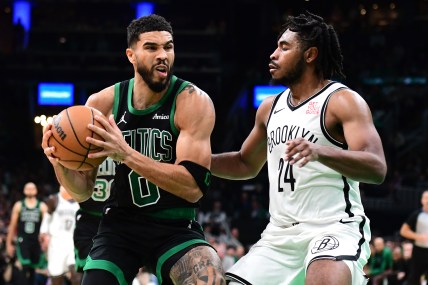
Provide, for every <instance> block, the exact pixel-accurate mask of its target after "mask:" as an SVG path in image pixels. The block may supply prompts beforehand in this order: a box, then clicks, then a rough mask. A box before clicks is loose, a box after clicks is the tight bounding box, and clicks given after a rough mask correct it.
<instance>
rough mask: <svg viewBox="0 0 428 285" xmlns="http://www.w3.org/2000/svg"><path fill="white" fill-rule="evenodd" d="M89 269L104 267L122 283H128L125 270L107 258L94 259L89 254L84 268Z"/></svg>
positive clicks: (121, 284)
mask: <svg viewBox="0 0 428 285" xmlns="http://www.w3.org/2000/svg"><path fill="white" fill-rule="evenodd" d="M89 269H104V270H107V271H108V272H110V273H111V274H113V275H114V276H115V277H116V279H117V281H118V282H119V284H120V285H128V283H127V282H126V279H125V275H124V274H123V271H122V270H121V269H120V268H119V267H118V266H117V265H116V264H114V263H113V262H110V261H107V260H93V259H92V258H90V257H89V256H88V258H87V259H86V265H85V267H84V268H83V270H85V271H86V270H89Z"/></svg>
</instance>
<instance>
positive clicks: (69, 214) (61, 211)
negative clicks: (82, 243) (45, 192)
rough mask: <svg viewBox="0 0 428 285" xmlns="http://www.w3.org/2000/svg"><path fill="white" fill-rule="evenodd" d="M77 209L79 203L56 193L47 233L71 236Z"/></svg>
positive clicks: (56, 235) (55, 235) (54, 235)
mask: <svg viewBox="0 0 428 285" xmlns="http://www.w3.org/2000/svg"><path fill="white" fill-rule="evenodd" d="M78 209H79V204H78V203H77V202H74V201H67V200H66V199H64V198H63V197H62V196H61V195H60V194H59V193H58V204H57V206H56V209H55V211H54V212H53V213H52V217H51V222H50V223H49V231H48V232H49V234H50V235H51V236H52V237H67V236H71V237H72V236H73V231H74V226H75V215H76V212H77V210H78Z"/></svg>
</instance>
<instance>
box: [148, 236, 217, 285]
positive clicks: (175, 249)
mask: <svg viewBox="0 0 428 285" xmlns="http://www.w3.org/2000/svg"><path fill="white" fill-rule="evenodd" d="M194 244H209V243H208V242H207V241H206V240H203V239H192V240H189V241H186V242H184V243H182V244H179V245H177V246H175V247H173V248H171V249H170V250H168V251H167V252H165V253H164V254H162V255H161V256H160V257H159V259H158V262H157V264H156V277H157V278H158V281H159V284H162V266H163V264H164V263H165V261H167V260H168V258H170V257H171V256H173V255H174V254H176V253H178V252H180V251H181V250H183V249H185V248H187V247H189V246H191V245H194Z"/></svg>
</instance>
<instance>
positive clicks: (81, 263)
mask: <svg viewBox="0 0 428 285" xmlns="http://www.w3.org/2000/svg"><path fill="white" fill-rule="evenodd" d="M74 257H75V259H76V263H75V265H74V268H76V271H77V272H82V271H83V267H85V264H86V258H84V259H82V258H80V256H79V250H78V249H77V248H74Z"/></svg>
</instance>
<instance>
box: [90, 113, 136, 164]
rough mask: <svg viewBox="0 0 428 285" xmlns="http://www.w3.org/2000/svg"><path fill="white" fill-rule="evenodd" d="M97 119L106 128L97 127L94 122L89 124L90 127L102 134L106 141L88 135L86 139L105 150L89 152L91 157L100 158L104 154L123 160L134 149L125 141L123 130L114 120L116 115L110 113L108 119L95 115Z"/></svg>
mask: <svg viewBox="0 0 428 285" xmlns="http://www.w3.org/2000/svg"><path fill="white" fill-rule="evenodd" d="M95 119H96V120H97V121H98V122H99V123H100V124H101V125H103V127H104V129H102V128H100V127H97V126H95V125H93V124H89V125H88V128H89V129H90V130H92V131H94V132H95V133H96V134H97V135H99V136H101V137H102V138H103V139H104V141H102V140H97V139H94V138H92V137H87V138H86V141H87V142H88V143H91V144H93V145H96V146H99V147H102V148H103V150H102V151H99V152H95V153H90V154H88V157H89V158H98V157H103V156H109V157H111V158H112V159H113V160H116V161H119V162H123V161H124V160H125V158H126V157H127V156H128V155H129V154H130V152H131V151H132V149H131V147H130V146H129V145H128V143H127V142H126V141H125V139H124V138H123V135H122V131H121V130H120V129H119V127H118V126H117V124H116V122H115V121H114V116H113V115H110V116H109V118H108V120H106V118H103V117H102V116H98V115H96V116H95Z"/></svg>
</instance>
